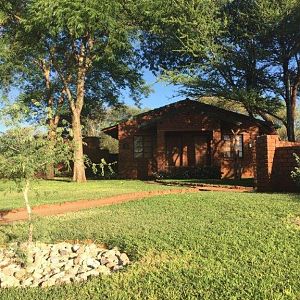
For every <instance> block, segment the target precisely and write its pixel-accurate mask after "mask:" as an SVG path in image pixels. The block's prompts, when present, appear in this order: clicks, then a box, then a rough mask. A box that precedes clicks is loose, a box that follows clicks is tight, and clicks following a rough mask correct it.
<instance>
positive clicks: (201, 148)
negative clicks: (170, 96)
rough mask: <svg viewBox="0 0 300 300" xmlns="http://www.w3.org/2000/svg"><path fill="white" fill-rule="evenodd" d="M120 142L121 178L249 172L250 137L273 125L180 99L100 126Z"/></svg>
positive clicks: (247, 175)
mask: <svg viewBox="0 0 300 300" xmlns="http://www.w3.org/2000/svg"><path fill="white" fill-rule="evenodd" d="M103 132H104V133H106V134H108V135H110V136H111V137H113V138H115V139H117V140H118V141H119V159H118V171H119V175H120V177H122V178H130V179H147V178H151V177H153V176H155V175H157V174H158V173H169V174H172V172H178V170H188V169H201V168H206V169H209V168H212V169H214V170H218V171H219V174H220V177H222V178H233V177H234V176H235V172H237V170H238V172H239V177H241V178H251V177H254V172H255V151H254V142H255V140H256V138H257V137H258V136H260V135H275V134H276V132H275V129H274V128H273V126H272V124H270V123H268V122H265V121H262V120H258V119H255V118H252V117H250V116H246V115H243V114H240V113H235V112H232V111H228V110H224V109H221V108H218V107H216V106H212V105H208V104H203V103H201V102H198V101H195V100H189V99H186V100H182V101H178V102H175V103H172V104H170V105H166V106H163V107H160V108H157V109H153V110H151V111H148V112H146V113H142V114H139V115H137V116H134V117H133V118H131V119H128V120H124V121H121V122H120V123H118V124H116V125H113V126H110V127H108V128H105V129H103Z"/></svg>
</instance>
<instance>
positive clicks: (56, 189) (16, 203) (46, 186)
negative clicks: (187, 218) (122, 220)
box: [0, 180, 170, 209]
mask: <svg viewBox="0 0 300 300" xmlns="http://www.w3.org/2000/svg"><path fill="white" fill-rule="evenodd" d="M160 189H170V187H164V186H160V185H157V184H146V183H145V182H142V181H138V180H89V181H88V182H87V183H85V184H77V183H74V182H71V181H67V180H66V181H62V180H39V181H36V182H34V183H33V186H32V190H31V192H30V194H29V198H30V199H29V200H30V203H31V205H32V206H36V205H41V204H51V203H61V202H66V201H76V200H84V199H100V198H105V197H110V196H114V195H119V194H124V193H133V192H140V191H152V190H160ZM18 207H24V202H23V198H22V194H21V193H18V192H17V191H16V190H15V187H14V184H13V183H12V182H7V181H6V182H5V181H0V209H12V208H18Z"/></svg>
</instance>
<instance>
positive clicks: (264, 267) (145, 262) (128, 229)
mask: <svg viewBox="0 0 300 300" xmlns="http://www.w3.org/2000/svg"><path fill="white" fill-rule="evenodd" d="M299 215H300V197H299V196H297V195H282V194H255V193H228V192H227V193H224V192H199V193H197V194H180V195H176V196H174V195H168V196H159V197H154V198H149V199H144V200H141V201H136V202H128V203H123V204H118V205H113V206H107V207H102V208H97V209H92V210H87V211H81V212H78V213H70V214H66V215H64V216H57V217H49V218H41V219H38V220H36V224H35V239H37V240H41V241H45V242H55V241H58V240H64V239H65V240H70V239H79V240H84V239H92V240H95V241H97V242H104V243H107V244H109V245H111V246H119V247H121V248H122V250H125V251H126V252H127V253H128V254H129V255H130V258H131V260H132V261H133V264H132V265H131V266H130V267H128V268H127V269H126V270H124V271H123V272H120V273H116V274H114V275H112V276H111V277H99V278H95V279H92V280H90V281H88V282H86V283H83V284H76V285H67V286H62V287H53V288H50V289H38V288H34V289H27V290H21V289H19V290H17V289H15V290H6V291H1V292H0V293H1V295H0V298H1V299H14V300H15V299H25V300H26V299H53V300H54V299H55V300H57V299H157V300H158V299H159V300H160V299H172V300H173V299H251V300H253V299H268V300H271V299H299V298H300V281H299V266H300V230H299V229H297V227H296V226H295V224H291V223H290V222H289V220H291V219H293V218H295V217H296V216H299ZM292 217H293V218H292ZM25 224H26V223H21V224H16V225H14V226H3V227H1V231H0V243H8V242H10V241H22V240H25V239H26V236H27V226H24V225H25Z"/></svg>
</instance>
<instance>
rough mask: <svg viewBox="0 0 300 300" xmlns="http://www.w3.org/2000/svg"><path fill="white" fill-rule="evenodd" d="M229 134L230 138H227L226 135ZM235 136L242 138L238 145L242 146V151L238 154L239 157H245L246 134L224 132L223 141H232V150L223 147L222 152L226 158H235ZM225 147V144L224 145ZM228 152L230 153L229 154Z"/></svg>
mask: <svg viewBox="0 0 300 300" xmlns="http://www.w3.org/2000/svg"><path fill="white" fill-rule="evenodd" d="M226 136H228V137H229V140H228V139H225V137H226ZM235 137H239V138H240V142H241V144H240V145H238V148H241V150H242V151H240V152H239V155H238V156H236V157H237V158H238V159H243V158H244V135H243V134H236V135H235V134H232V133H224V134H222V141H224V142H230V145H229V147H230V151H225V150H224V149H222V153H223V158H224V159H234V158H235V154H234V153H235V151H236V149H234V145H233V141H234V138H235ZM223 147H224V145H223ZM228 153H229V154H230V155H229V156H228Z"/></svg>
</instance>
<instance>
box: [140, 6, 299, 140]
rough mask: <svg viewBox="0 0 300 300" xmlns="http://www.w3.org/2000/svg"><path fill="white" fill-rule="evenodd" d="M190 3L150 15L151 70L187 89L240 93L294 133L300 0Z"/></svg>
mask: <svg viewBox="0 0 300 300" xmlns="http://www.w3.org/2000/svg"><path fill="white" fill-rule="evenodd" d="M192 3H193V5H188V4H191V3H189V1H178V3H177V4H176V5H175V6H173V7H172V8H171V9H167V8H166V7H164V6H163V5H162V10H159V13H157V14H158V15H159V17H157V14H155V13H154V14H153V17H152V19H151V18H150V19H151V20H152V23H151V22H149V24H150V25H149V28H150V30H148V31H147V35H148V36H149V37H148V45H147V47H148V48H147V49H150V50H148V51H146V57H147V59H149V60H150V61H151V62H152V64H153V70H154V71H155V72H158V73H160V74H162V79H163V80H166V81H169V82H171V83H173V84H175V85H180V86H182V88H183V90H182V93H183V94H185V95H188V96H192V97H195V98H199V97H214V98H219V99H220V101H221V102H223V103H224V100H225V101H229V103H230V102H232V101H236V102H238V103H240V104H241V105H242V106H243V107H244V109H245V110H246V111H247V113H248V114H249V115H252V116H259V117H261V118H263V119H265V120H267V121H272V120H274V118H275V119H276V120H277V121H280V122H281V123H282V124H283V125H284V126H285V127H286V128H287V135H288V138H289V139H290V140H294V138H295V134H294V130H295V129H294V123H295V110H296V100H297V97H298V95H299V85H300V82H299V80H300V76H299V70H300V68H299V66H300V65H299V40H300V38H299V32H300V27H299V26H300V22H299V16H300V9H299V5H300V4H299V1H297V0H288V1H275V0H250V1H244V0H233V1H204V0H198V1H193V2H192ZM180 4H182V5H180ZM203 6H204V7H203ZM173 9H174V10H175V13H174V11H172V10H173ZM162 11H163V12H162ZM176 12H177V13H176ZM162 16H163V17H162ZM199 28H200V30H198V29H199ZM205 40H206V42H205ZM146 41H147V39H146ZM203 44H205V45H206V47H205V46H204V45H203ZM147 53H149V55H147ZM282 107H286V113H285V115H284V116H282V115H281V114H280V111H281V110H282Z"/></svg>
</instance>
